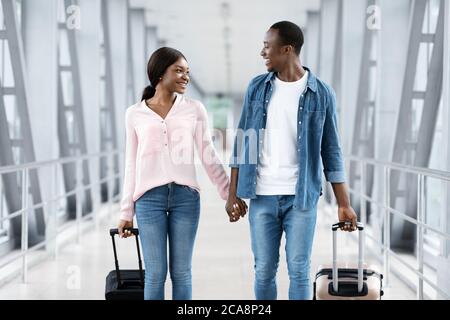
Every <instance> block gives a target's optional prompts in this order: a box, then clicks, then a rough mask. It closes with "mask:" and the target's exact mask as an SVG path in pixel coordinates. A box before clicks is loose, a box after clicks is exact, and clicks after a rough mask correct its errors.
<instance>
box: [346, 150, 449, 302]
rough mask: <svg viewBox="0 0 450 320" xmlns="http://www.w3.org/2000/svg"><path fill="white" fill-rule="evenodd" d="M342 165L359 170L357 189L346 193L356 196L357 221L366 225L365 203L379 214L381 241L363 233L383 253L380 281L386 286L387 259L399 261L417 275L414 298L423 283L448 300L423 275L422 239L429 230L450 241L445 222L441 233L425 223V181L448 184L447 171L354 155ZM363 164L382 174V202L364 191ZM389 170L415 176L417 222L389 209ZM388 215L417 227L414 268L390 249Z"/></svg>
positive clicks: (445, 293) (440, 290)
mask: <svg viewBox="0 0 450 320" xmlns="http://www.w3.org/2000/svg"><path fill="white" fill-rule="evenodd" d="M345 160H346V162H351V161H354V162H357V163H359V164H360V170H361V173H360V174H361V190H360V191H357V190H354V189H352V188H350V186H349V192H350V193H351V194H353V195H356V196H358V197H359V200H360V214H361V215H360V219H361V222H362V223H364V224H365V225H367V202H369V203H371V204H374V205H376V206H377V207H379V208H381V209H382V212H383V230H382V233H383V239H384V241H379V240H378V239H377V238H375V237H374V236H371V235H369V234H366V236H367V237H368V238H370V239H371V240H372V241H373V243H374V244H375V245H376V246H377V247H378V248H380V249H381V250H382V252H383V259H382V260H383V271H384V281H385V284H386V285H387V284H388V283H389V278H390V274H391V260H392V258H393V259H395V260H396V261H398V262H400V263H401V264H402V265H403V266H405V267H406V268H407V269H409V270H410V271H411V272H413V273H414V275H415V276H417V287H416V294H417V298H418V299H420V300H421V299H423V298H424V282H425V283H427V284H428V285H429V286H430V287H431V288H433V289H434V290H435V291H436V292H437V293H438V294H439V295H441V296H442V297H444V298H445V299H450V295H449V294H448V293H447V292H445V291H444V290H442V288H440V287H439V286H438V285H437V284H436V283H434V282H433V281H432V280H431V279H429V277H426V276H425V274H424V246H423V244H424V236H425V233H426V232H427V231H431V232H433V233H435V234H437V235H438V236H440V237H442V238H443V239H444V241H447V240H450V234H449V233H448V232H447V229H446V228H447V226H446V224H445V223H442V224H441V227H442V229H443V230H439V229H437V228H435V227H433V226H431V225H429V224H427V223H426V220H425V212H426V201H427V193H426V181H427V179H428V178H433V179H438V180H441V181H446V182H449V181H450V172H445V171H439V170H432V169H426V168H417V167H413V166H408V165H403V164H398V163H390V162H383V161H378V160H374V159H367V158H360V157H356V156H346V157H345ZM367 165H372V166H374V170H376V168H381V169H382V171H383V179H382V185H383V190H384V199H383V203H380V202H379V201H377V200H375V199H373V198H372V197H370V196H369V195H367V192H366V185H365V181H366V175H367V174H366V170H367ZM392 170H397V171H399V172H400V173H407V174H415V175H417V190H418V191H417V219H415V218H413V217H410V216H408V215H407V214H405V213H403V212H400V211H398V210H396V209H394V208H391V205H390V202H391V199H390V191H391V190H390V175H391V171H392ZM391 216H395V217H398V218H400V219H403V220H404V221H407V222H409V223H412V224H414V225H415V226H416V227H417V237H416V250H417V251H416V252H417V254H416V266H413V265H411V264H410V263H408V261H406V260H405V259H404V258H402V257H401V256H400V255H399V254H397V253H395V252H394V251H393V250H392V248H391V239H390V234H391V223H390V222H391V219H390V218H391Z"/></svg>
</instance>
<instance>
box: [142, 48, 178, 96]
mask: <svg viewBox="0 0 450 320" xmlns="http://www.w3.org/2000/svg"><path fill="white" fill-rule="evenodd" d="M180 58H183V59H185V60H186V58H185V57H184V55H183V54H182V53H181V52H180V51H178V50H176V49H173V48H169V47H162V48H159V49H158V50H156V51H155V52H153V54H152V56H151V57H150V60H149V61H148V64H147V75H148V79H149V80H150V85H149V86H147V87H146V88H145V89H144V92H143V93H142V99H141V101H143V100H147V99H150V98H151V97H153V96H154V95H155V92H156V86H157V85H158V83H159V80H160V78H161V77H162V76H163V74H164V73H165V72H166V70H167V68H168V67H169V66H171V65H172V64H174V63H175V62H177V61H178V60H179V59H180Z"/></svg>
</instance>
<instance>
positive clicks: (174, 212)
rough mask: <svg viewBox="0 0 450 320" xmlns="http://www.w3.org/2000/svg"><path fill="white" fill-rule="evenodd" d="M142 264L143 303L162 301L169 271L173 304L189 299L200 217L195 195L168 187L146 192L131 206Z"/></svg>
mask: <svg viewBox="0 0 450 320" xmlns="http://www.w3.org/2000/svg"><path fill="white" fill-rule="evenodd" d="M135 212H136V220H137V223H138V227H139V236H140V239H141V243H142V252H143V255H144V263H145V288H144V299H145V300H163V299H164V285H165V282H166V277H167V241H168V242H169V269H170V278H171V280H172V298H173V299H174V300H190V299H192V275H191V265H192V252H193V248H194V240H195V235H196V233H197V227H198V220H199V216H200V195H199V193H198V192H197V191H196V190H194V189H192V188H190V187H188V186H183V185H178V184H175V183H170V184H167V185H163V186H160V187H156V188H153V189H151V190H149V191H147V192H146V193H145V194H144V195H142V196H141V197H140V198H139V199H138V200H137V201H136V202H135Z"/></svg>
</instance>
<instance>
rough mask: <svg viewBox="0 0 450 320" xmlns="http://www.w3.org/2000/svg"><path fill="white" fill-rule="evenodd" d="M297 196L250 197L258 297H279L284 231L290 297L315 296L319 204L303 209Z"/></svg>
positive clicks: (250, 219)
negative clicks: (296, 201) (312, 275)
mask: <svg viewBox="0 0 450 320" xmlns="http://www.w3.org/2000/svg"><path fill="white" fill-rule="evenodd" d="M294 198H295V196H293V195H287V196H260V195H258V196H257V198H256V199H252V200H250V210H249V222H250V234H251V241H252V250H253V255H254V257H255V287H254V290H255V296H256V299H257V300H275V299H276V298H277V285H276V273H277V269H278V261H279V258H280V255H279V250H280V241H281V236H282V233H283V231H284V232H285V233H286V260H287V266H288V273H289V280H290V284H289V299H290V300H307V299H311V283H310V277H309V273H310V263H311V261H310V258H311V248H312V244H313V238H314V230H315V226H316V213H317V205H315V206H314V208H313V209H311V210H306V211H301V210H299V209H298V208H296V207H295V206H294V205H293V203H294Z"/></svg>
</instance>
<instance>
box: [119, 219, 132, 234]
mask: <svg viewBox="0 0 450 320" xmlns="http://www.w3.org/2000/svg"><path fill="white" fill-rule="evenodd" d="M125 228H127V229H128V228H130V229H132V228H133V221H126V220H119V225H118V226H117V229H118V230H119V237H120V238H128V237H131V236H132V235H133V234H132V233H131V231H130V230H125V231H124V230H123V229H125Z"/></svg>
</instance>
